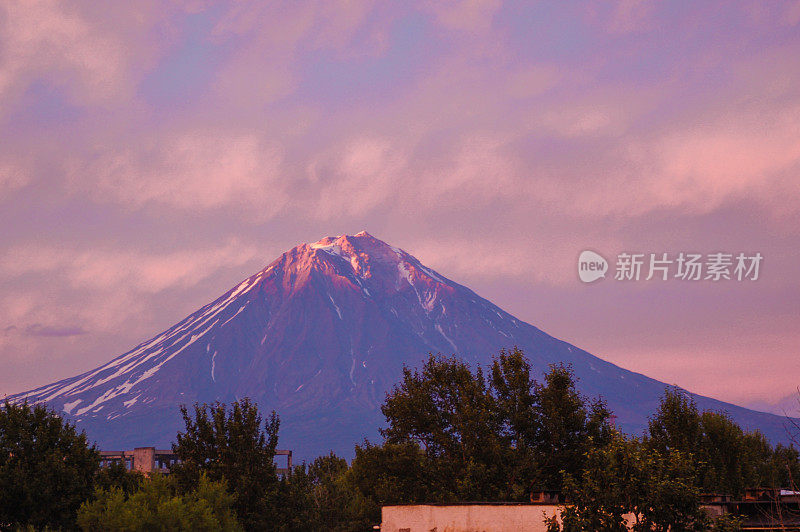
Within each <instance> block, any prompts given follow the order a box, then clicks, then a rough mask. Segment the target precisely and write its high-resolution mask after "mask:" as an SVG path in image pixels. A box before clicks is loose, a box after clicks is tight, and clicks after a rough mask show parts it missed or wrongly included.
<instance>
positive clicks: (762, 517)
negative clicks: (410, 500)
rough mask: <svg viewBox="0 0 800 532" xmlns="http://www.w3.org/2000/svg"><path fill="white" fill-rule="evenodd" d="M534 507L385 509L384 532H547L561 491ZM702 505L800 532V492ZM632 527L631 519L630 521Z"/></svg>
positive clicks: (541, 496) (721, 497)
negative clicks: (548, 520)
mask: <svg viewBox="0 0 800 532" xmlns="http://www.w3.org/2000/svg"><path fill="white" fill-rule="evenodd" d="M531 500H532V501H533V502H531V503H463V504H414V505H396V506H384V507H383V508H382V509H381V525H380V529H381V530H382V531H383V532H546V531H547V526H546V525H545V524H544V520H545V518H548V517H553V516H560V515H561V512H560V510H559V506H560V505H563V504H564V501H562V500H561V498H560V496H559V494H558V492H540V493H535V494H533V496H532V497H531ZM701 504H702V506H703V508H704V509H705V510H706V512H707V513H708V514H709V515H710V516H711V517H719V516H722V515H726V514H733V515H737V516H740V517H741V519H742V530H784V531H795V532H800V492H798V491H788V490H779V489H771V488H754V489H748V490H746V491H745V494H744V496H743V497H742V498H741V499H733V498H732V497H731V496H730V495H725V494H707V495H703V496H702V497H701ZM626 518H627V519H628V523H633V522H634V519H633V515H630V516H626Z"/></svg>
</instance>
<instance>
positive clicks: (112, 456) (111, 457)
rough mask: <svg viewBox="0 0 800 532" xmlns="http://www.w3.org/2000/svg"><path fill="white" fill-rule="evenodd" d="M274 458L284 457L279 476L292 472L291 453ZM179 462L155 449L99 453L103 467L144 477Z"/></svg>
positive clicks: (166, 451) (167, 468) (280, 452)
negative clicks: (121, 468) (114, 465)
mask: <svg viewBox="0 0 800 532" xmlns="http://www.w3.org/2000/svg"><path fill="white" fill-rule="evenodd" d="M275 456H282V457H286V458H285V460H286V462H285V466H284V467H281V466H280V465H279V466H278V468H277V472H278V474H279V475H288V474H289V473H290V472H291V470H292V451H290V450H281V449H278V450H276V451H275ZM177 462H179V460H178V457H177V455H175V454H174V453H173V452H172V451H171V450H163V449H156V448H155V447H137V448H135V449H133V450H132V451H100V465H101V466H103V467H105V466H109V465H111V464H112V463H122V464H124V465H125V467H126V468H127V469H128V470H131V471H140V472H142V473H144V474H145V475H149V474H150V473H152V472H154V471H155V472H158V473H162V474H167V473H169V469H170V467H171V466H172V465H173V464H175V463H177Z"/></svg>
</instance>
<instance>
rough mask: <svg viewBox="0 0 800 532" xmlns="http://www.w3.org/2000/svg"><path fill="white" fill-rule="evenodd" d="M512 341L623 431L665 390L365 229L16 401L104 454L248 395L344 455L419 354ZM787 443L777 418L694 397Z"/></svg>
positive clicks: (326, 242) (486, 348) (317, 444)
mask: <svg viewBox="0 0 800 532" xmlns="http://www.w3.org/2000/svg"><path fill="white" fill-rule="evenodd" d="M513 346H519V347H520V348H522V349H523V351H524V352H525V353H526V355H527V356H528V358H529V359H530V360H531V363H532V364H533V366H534V367H535V368H536V369H537V370H539V371H540V372H543V371H546V370H547V366H548V364H550V363H557V362H565V363H568V364H571V365H572V367H573V369H574V370H575V374H576V376H577V377H578V378H579V387H580V388H581V389H582V391H583V392H584V393H585V394H587V395H591V396H596V395H602V396H603V397H604V398H605V399H606V400H607V401H608V403H609V406H610V407H611V409H612V410H614V412H615V414H616V415H617V423H618V425H619V426H620V427H621V428H622V429H623V430H628V431H631V432H639V431H641V430H642V429H643V428H644V427H645V425H646V421H647V416H648V415H651V414H652V413H653V411H654V410H655V408H656V407H657V404H658V400H659V397H660V395H661V394H662V393H663V391H664V388H665V386H666V385H665V384H664V383H661V382H658V381H656V380H653V379H650V378H648V377H645V376H643V375H641V374H638V373H633V372H630V371H627V370H625V369H622V368H620V367H618V366H615V365H613V364H610V363H608V362H605V361H603V360H601V359H600V358H597V357H595V356H593V355H591V354H589V353H587V352H585V351H583V350H581V349H579V348H577V347H575V346H572V345H570V344H568V343H566V342H563V341H560V340H557V339H555V338H553V337H551V336H549V335H547V334H545V333H544V332H542V331H540V330H539V329H537V328H536V327H534V326H532V325H529V324H527V323H525V322H522V321H520V320H517V319H516V318H514V317H513V316H511V315H510V314H508V313H507V312H505V311H503V310H502V309H500V308H499V307H497V306H495V305H494V304H492V303H491V302H489V301H487V300H485V299H483V298H481V297H480V296H478V295H477V294H475V293H474V292H473V291H472V290H470V289H469V288H466V287H464V286H461V285H459V284H457V283H455V282H453V281H451V280H449V279H447V278H446V277H444V276H443V275H441V274H439V273H437V272H435V271H433V270H432V269H430V268H427V267H426V266H424V265H423V264H422V263H420V261H418V260H417V259H416V258H414V257H413V256H412V255H410V254H408V253H406V252H405V251H403V250H401V249H398V248H396V247H394V246H391V245H389V244H387V243H385V242H383V241H381V240H378V239H377V238H375V237H373V236H372V235H370V234H368V233H367V232H365V231H362V232H360V233H357V234H356V235H342V236H338V237H326V238H323V239H322V240H320V241H318V242H315V243H313V244H301V245H299V246H297V247H295V248H293V249H291V250H289V251H287V252H286V253H284V254H283V255H281V256H280V257H278V258H277V259H276V260H275V261H274V262H272V263H271V264H270V265H269V266H267V267H266V268H264V269H263V270H261V271H260V272H258V273H256V274H255V275H253V276H251V277H248V278H247V279H245V280H244V281H242V282H241V283H239V284H238V285H236V286H235V287H234V288H232V289H231V290H229V291H228V292H227V293H226V294H224V295H223V296H222V297H220V298H219V299H217V300H215V301H213V302H212V303H209V304H208V305H206V306H204V307H202V308H201V309H199V310H198V311H196V312H194V313H193V314H191V315H189V316H188V317H186V318H185V319H183V320H182V321H180V322H179V323H177V324H176V325H174V326H172V327H170V328H169V329H167V330H166V331H164V332H162V333H161V334H159V335H157V336H156V337H154V338H151V339H150V340H147V341H146V342H143V343H142V344H140V345H138V346H136V347H135V348H133V349H132V350H131V351H129V352H127V353H125V354H122V355H120V356H119V357H117V358H115V359H113V360H111V361H110V362H108V363H107V364H104V365H102V366H100V367H98V368H97V369H94V370H92V371H89V372H87V373H84V374H82V375H78V376H76V377H72V378H69V379H64V380H62V381H59V382H56V383H53V384H49V385H47V386H43V387H41V388H37V389H35V390H31V391H30V392H25V393H21V394H17V395H15V396H12V397H10V399H11V400H12V401H16V400H21V399H23V398H27V399H28V401H31V402H46V403H48V404H49V405H51V406H52V407H53V408H54V409H56V410H57V411H61V412H63V413H65V414H66V415H67V416H68V417H70V418H71V419H72V420H73V421H75V422H76V423H77V424H78V426H79V427H80V428H84V429H86V431H87V433H88V434H89V437H90V439H93V440H97V441H98V443H99V445H100V446H101V447H102V448H104V449H121V448H125V449H129V448H133V447H135V446H144V445H148V446H152V445H156V446H164V445H168V444H169V443H170V442H171V441H174V438H175V434H176V432H177V431H178V430H179V429H181V428H182V426H181V420H180V414H179V411H178V407H179V405H181V404H189V405H190V404H192V403H194V402H196V401H198V402H212V401H215V400H220V401H223V402H230V401H232V400H235V399H237V398H241V397H245V396H248V397H251V398H252V399H253V400H254V401H256V402H257V403H258V404H259V406H260V407H261V408H262V410H265V411H269V410H275V411H276V412H277V413H278V414H279V415H280V417H281V431H280V439H281V441H280V445H281V447H285V448H291V449H294V450H295V451H296V452H297V453H298V454H299V455H300V456H301V457H305V458H313V457H315V456H317V455H318V454H322V453H326V452H328V451H329V450H331V449H332V450H335V451H337V452H338V453H341V454H343V455H345V456H350V455H351V454H352V452H353V445H354V444H356V443H359V442H361V441H362V440H363V438H364V437H369V438H372V439H374V438H376V435H377V429H378V427H379V426H380V425H381V422H382V417H381V416H380V410H379V407H380V404H381V403H382V402H383V399H384V397H385V393H386V391H388V390H389V389H390V388H391V386H392V385H393V384H395V383H396V382H397V381H398V380H399V379H400V377H401V370H402V367H403V365H404V364H405V365H409V366H418V365H420V364H421V362H422V361H423V360H424V359H425V358H426V357H427V354H428V353H431V352H432V353H445V354H452V353H455V354H457V355H458V356H460V357H462V358H464V359H466V360H467V361H469V362H470V363H471V364H483V365H485V364H488V363H490V361H491V357H492V355H494V354H496V353H497V352H498V351H499V350H500V349H501V348H510V347H513ZM695 398H696V400H697V402H698V405H699V406H700V407H701V408H713V409H717V410H726V411H727V412H729V413H730V414H731V415H732V416H733V417H734V419H736V420H737V421H738V422H739V423H740V424H742V425H743V426H746V427H750V428H759V429H760V430H762V431H763V432H764V433H765V434H766V435H767V436H768V437H770V438H771V439H772V440H773V441H783V440H784V439H785V438H786V433H785V431H784V428H783V423H784V419H783V418H781V417H779V416H775V415H771V414H764V413H760V412H755V411H752V410H747V409H744V408H741V407H737V406H734V405H730V404H726V403H722V402H719V401H716V400H713V399H709V398H705V397H700V396H696V397H695Z"/></svg>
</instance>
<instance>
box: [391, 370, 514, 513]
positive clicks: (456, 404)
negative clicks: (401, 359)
mask: <svg viewBox="0 0 800 532" xmlns="http://www.w3.org/2000/svg"><path fill="white" fill-rule="evenodd" d="M381 410H382V412H383V414H384V416H385V417H386V420H387V422H388V427H387V428H386V429H383V430H382V431H381V432H382V434H383V435H384V437H385V439H386V442H387V443H389V444H400V443H407V442H416V443H418V444H419V445H420V446H421V448H422V450H423V452H424V453H425V456H426V460H427V462H428V468H429V471H430V474H431V475H433V478H435V479H439V480H440V481H441V482H440V483H439V484H438V486H437V487H436V493H435V496H436V498H437V500H442V501H447V500H494V499H496V498H497V497H498V493H499V492H501V491H502V490H503V486H504V485H505V484H506V483H507V481H506V478H505V476H504V475H503V474H502V464H503V450H502V439H501V420H500V417H499V416H498V415H497V409H496V406H495V402H494V398H493V397H492V396H491V394H489V393H488V390H487V386H486V382H485V380H484V377H483V373H482V371H481V370H480V368H478V370H477V372H476V373H474V374H473V372H472V370H471V369H470V367H469V365H468V364H466V363H465V362H462V361H460V360H458V359H457V358H455V357H442V356H434V355H431V356H430V357H429V359H428V360H427V361H426V362H425V364H424V365H423V367H422V371H417V370H411V369H409V368H404V369H403V379H402V381H401V382H400V383H399V384H398V385H396V386H395V387H394V389H393V390H392V391H391V392H390V393H389V394H388V396H387V398H386V401H385V402H384V404H383V406H382V407H381Z"/></svg>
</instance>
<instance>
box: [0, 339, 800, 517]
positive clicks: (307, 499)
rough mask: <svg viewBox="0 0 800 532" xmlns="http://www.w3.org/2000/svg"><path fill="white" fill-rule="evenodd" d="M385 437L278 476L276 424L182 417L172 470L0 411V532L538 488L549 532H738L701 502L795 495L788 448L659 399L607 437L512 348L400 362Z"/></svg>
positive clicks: (44, 415)
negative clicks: (103, 457)
mask: <svg viewBox="0 0 800 532" xmlns="http://www.w3.org/2000/svg"><path fill="white" fill-rule="evenodd" d="M381 410H382V412H383V415H384V416H385V418H386V425H385V428H383V429H381V431H380V434H381V441H376V442H370V441H366V440H365V441H364V442H362V443H360V444H358V445H356V446H355V457H354V458H353V460H352V462H351V463H350V464H348V462H347V461H346V460H345V459H343V458H341V457H338V456H336V455H335V454H333V453H331V454H329V455H326V456H321V457H318V458H316V459H315V460H314V461H313V462H311V463H310V464H301V465H298V466H296V467H295V468H293V470H292V472H291V473H290V474H288V475H285V476H278V475H277V474H276V467H275V462H274V458H275V448H276V445H277V442H278V433H279V428H280V420H279V418H278V416H277V414H276V413H275V412H272V413H270V414H269V415H267V416H266V418H264V417H262V414H261V413H260V412H259V409H258V407H257V405H255V404H253V403H252V402H251V401H250V400H248V399H246V398H245V399H242V400H239V401H236V402H234V403H232V404H230V405H226V404H221V403H214V404H196V405H194V406H193V407H192V408H191V409H190V408H187V407H186V406H182V407H181V410H180V413H181V416H182V417H183V421H184V426H185V430H183V431H182V432H179V433H178V434H177V436H176V443H175V444H173V452H174V453H175V454H176V455H177V457H178V459H179V460H180V463H178V464H176V465H174V466H173V467H172V468H171V471H170V474H169V475H167V476H162V475H159V474H153V475H150V476H149V477H145V476H143V475H141V474H140V473H138V472H135V471H128V470H127V469H126V468H125V466H124V465H122V464H117V465H114V466H111V467H103V468H101V467H100V466H99V464H100V455H99V451H98V450H97V448H96V447H95V446H93V445H90V444H89V442H88V441H87V438H86V435H85V434H84V433H81V432H78V431H77V430H76V428H75V426H74V425H72V424H70V423H68V422H65V421H64V420H62V419H61V418H60V417H59V416H58V415H56V414H55V413H54V412H53V411H51V410H49V409H47V408H46V407H45V406H42V405H28V404H25V403H22V404H16V405H14V404H10V403H8V402H6V403H5V405H4V406H3V407H0V529H8V530H14V529H19V528H25V527H29V528H30V529H35V530H38V529H47V528H49V529H62V530H73V529H81V530H86V531H100V530H117V531H134V530H283V531H295V530H297V531H300V530H339V531H350V530H353V531H356V530H370V529H371V528H372V525H374V524H376V523H379V522H380V508H381V506H383V505H387V504H413V503H446V502H464V501H520V502H524V501H529V500H530V498H531V495H532V494H533V493H534V492H536V491H540V490H553V491H559V492H561V493H562V494H563V495H564V496H565V497H566V498H567V499H568V500H569V504H568V505H566V506H564V508H563V510H562V520H561V522H558V521H555V520H551V521H550V522H549V523H548V526H549V529H550V530H551V531H553V532H556V531H561V530H564V531H579V530H609V531H613V530H626V528H625V521H624V518H623V516H624V515H626V514H632V515H633V516H634V519H635V522H634V523H633V525H634V527H635V529H636V530H648V531H660V530H664V531H666V530H708V529H711V528H714V527H716V529H718V530H736V529H737V527H738V525H737V522H736V519H724V520H717V521H714V522H712V521H710V520H709V519H708V517H707V516H706V515H705V514H704V512H703V511H702V509H701V508H700V498H699V495H700V494H701V493H708V492H715V493H728V494H731V495H733V496H741V495H742V493H743V491H744V489H745V488H747V487H756V486H759V487H781V488H791V487H793V486H794V483H795V481H796V480H797V479H798V478H800V455H798V451H797V449H795V448H794V447H793V446H789V447H787V446H783V445H781V444H777V445H774V446H773V445H771V444H770V442H769V441H767V439H766V438H765V437H764V436H763V435H762V434H761V433H759V432H756V431H746V430H743V429H742V428H741V427H739V426H738V425H737V424H736V423H735V422H734V421H733V420H732V419H731V418H730V417H728V416H727V415H726V414H724V413H720V412H710V411H700V410H698V408H697V406H696V404H695V403H694V402H693V400H692V399H691V397H689V396H688V395H686V394H685V393H684V392H682V391H681V390H679V389H667V390H665V393H664V396H663V397H662V401H661V404H660V406H659V408H658V410H657V411H656V412H654V413H653V415H652V417H651V418H650V420H649V427H648V430H647V431H646V432H645V433H644V434H642V435H638V436H631V435H625V434H623V433H621V432H619V431H617V430H616V429H615V427H614V426H613V423H612V413H611V411H610V410H609V409H608V407H607V405H606V404H605V403H604V401H603V400H602V399H601V398H587V397H585V396H583V395H581V394H580V393H579V391H578V389H577V387H576V379H575V377H574V375H573V373H572V370H571V369H570V367H569V366H564V365H554V366H551V367H550V368H549V371H548V372H547V373H546V374H545V375H544V378H543V380H542V381H541V382H539V381H537V380H536V379H535V378H534V377H533V374H532V369H531V366H530V364H529V362H528V361H527V359H526V358H525V356H524V354H523V353H522V352H521V351H520V350H518V349H514V350H511V351H501V352H500V353H499V354H498V355H497V356H496V357H495V358H494V360H493V363H492V364H491V366H490V367H488V368H485V369H484V368H481V367H477V368H474V369H473V368H471V367H470V366H469V365H468V364H467V363H466V362H464V361H462V360H459V359H458V358H455V357H444V356H441V355H431V356H430V357H429V358H428V360H427V361H426V362H425V363H424V364H423V365H422V367H421V368H417V369H411V368H405V369H404V370H403V375H402V378H401V380H400V381H399V382H398V383H397V384H396V385H395V386H394V387H393V389H392V390H391V391H390V392H388V393H387V396H386V399H385V401H384V403H383V404H382V406H381Z"/></svg>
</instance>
